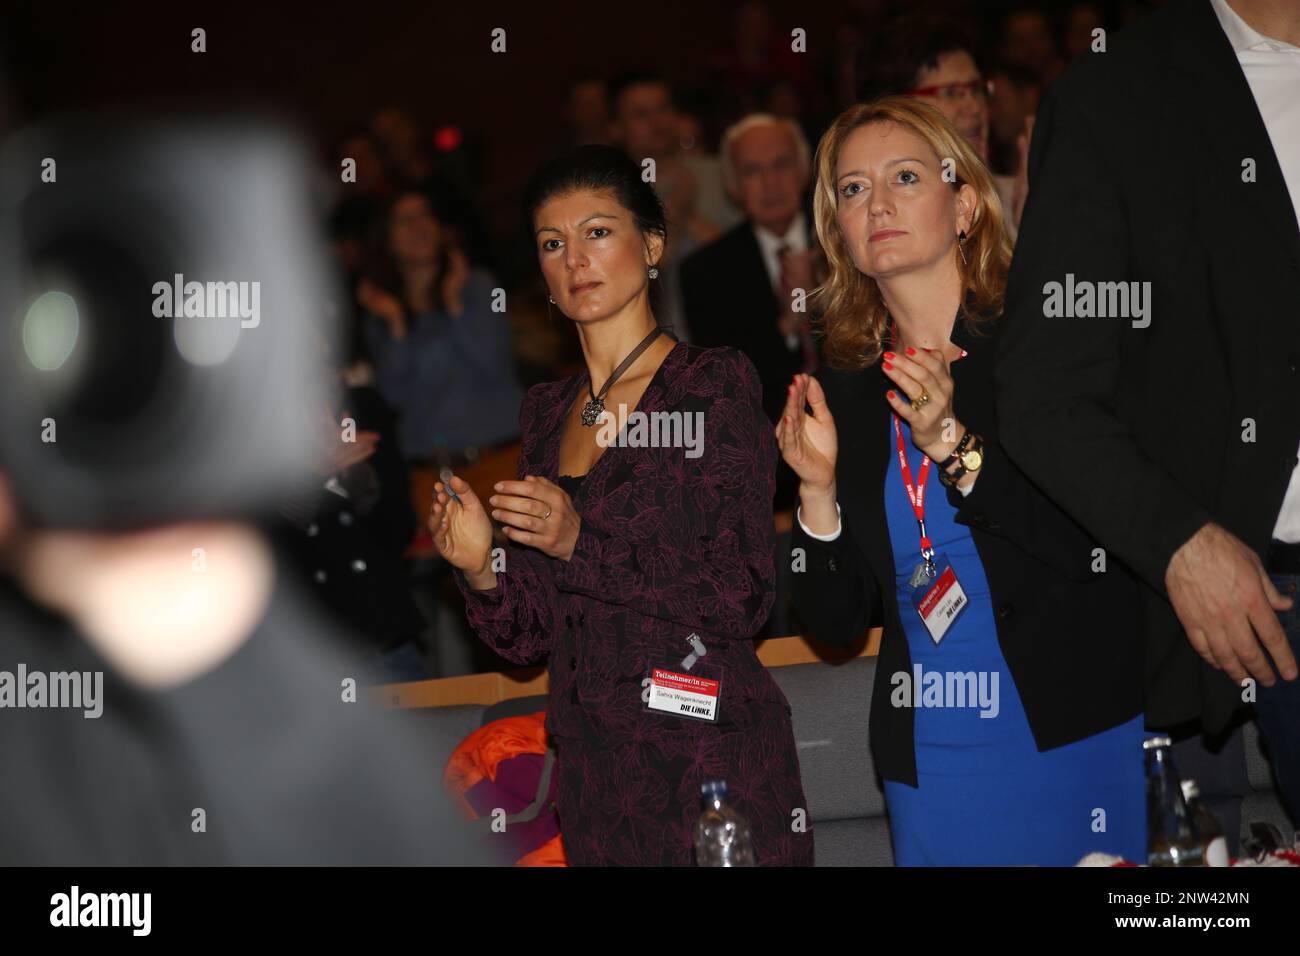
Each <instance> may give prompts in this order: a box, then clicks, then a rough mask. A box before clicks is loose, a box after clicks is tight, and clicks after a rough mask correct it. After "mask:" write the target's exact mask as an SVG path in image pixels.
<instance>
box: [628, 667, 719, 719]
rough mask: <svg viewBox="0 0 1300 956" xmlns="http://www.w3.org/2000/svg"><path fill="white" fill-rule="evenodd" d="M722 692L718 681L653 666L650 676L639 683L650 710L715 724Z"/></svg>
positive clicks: (642, 697) (643, 698) (642, 695)
mask: <svg viewBox="0 0 1300 956" xmlns="http://www.w3.org/2000/svg"><path fill="white" fill-rule="evenodd" d="M721 689H722V684H721V682H720V681H716V680H713V679H711V678H708V677H698V676H696V675H694V674H682V673H678V672H677V671H670V670H668V669H667V668H663V667H652V668H651V669H650V676H649V677H647V678H645V680H644V681H643V682H642V690H641V699H642V700H643V701H645V705H646V707H648V708H649V709H650V710H658V711H662V712H663V713H665V714H675V715H677V716H678V717H693V718H695V719H696V720H709V721H716V720H717V719H718V695H719V693H720V692H721Z"/></svg>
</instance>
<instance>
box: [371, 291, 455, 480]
mask: <svg viewBox="0 0 1300 956" xmlns="http://www.w3.org/2000/svg"><path fill="white" fill-rule="evenodd" d="M357 303H358V304H359V305H360V306H361V308H363V309H365V310H366V311H367V312H369V313H370V314H371V315H377V316H379V318H381V319H383V320H384V322H385V323H386V324H387V325H388V331H389V332H390V333H391V334H392V336H393V338H395V339H401V338H405V337H406V310H405V309H403V308H402V303H401V302H399V301H398V299H397V296H395V295H392V294H390V293H388V292H385V291H384V290H383V289H381V288H380V287H379V286H377V285H375V283H373V282H371V281H370V280H369V279H362V280H361V281H360V282H359V283H357ZM457 493H458V494H459V492H457Z"/></svg>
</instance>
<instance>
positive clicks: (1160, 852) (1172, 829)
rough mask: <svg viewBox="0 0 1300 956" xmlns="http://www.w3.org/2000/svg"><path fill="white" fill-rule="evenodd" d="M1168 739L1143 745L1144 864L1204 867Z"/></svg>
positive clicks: (1194, 827)
mask: <svg viewBox="0 0 1300 956" xmlns="http://www.w3.org/2000/svg"><path fill="white" fill-rule="evenodd" d="M1170 747H1171V741H1170V739H1169V738H1168V737H1152V738H1151V739H1150V740H1146V741H1143V743H1142V749H1143V750H1145V751H1146V759H1147V864H1148V865H1149V866H1205V850H1204V847H1202V845H1201V840H1200V836H1199V835H1198V834H1197V832H1196V824H1195V823H1194V822H1193V820H1192V814H1191V813H1190V812H1189V811H1188V809H1187V801H1186V800H1184V799H1183V790H1182V786H1181V781H1180V780H1179V779H1178V771H1177V770H1175V769H1174V761H1173V757H1172V756H1170V753H1169V750H1170Z"/></svg>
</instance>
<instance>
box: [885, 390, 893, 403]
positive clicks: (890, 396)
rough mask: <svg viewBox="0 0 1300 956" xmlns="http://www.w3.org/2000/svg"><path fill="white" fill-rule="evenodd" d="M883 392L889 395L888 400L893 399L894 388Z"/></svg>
mask: <svg viewBox="0 0 1300 956" xmlns="http://www.w3.org/2000/svg"><path fill="white" fill-rule="evenodd" d="M885 394H886V395H887V396H889V399H890V401H893V398H894V390H893V389H892V388H891V389H890V390H889V391H887V392H886V393H885Z"/></svg>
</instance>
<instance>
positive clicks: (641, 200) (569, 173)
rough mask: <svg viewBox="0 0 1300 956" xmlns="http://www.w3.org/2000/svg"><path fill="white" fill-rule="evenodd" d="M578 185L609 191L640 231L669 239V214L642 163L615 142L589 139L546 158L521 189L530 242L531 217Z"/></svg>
mask: <svg viewBox="0 0 1300 956" xmlns="http://www.w3.org/2000/svg"><path fill="white" fill-rule="evenodd" d="M579 189H591V190H595V191H598V192H599V191H609V192H612V193H613V194H614V198H615V199H616V200H617V201H618V204H619V205H620V206H622V207H623V208H624V209H626V210H627V211H628V212H630V213H631V214H632V219H633V221H634V222H636V224H637V227H638V228H639V229H640V230H641V232H642V233H651V234H653V235H657V236H659V237H660V238H662V239H663V240H664V242H665V243H667V241H668V216H667V214H666V213H665V212H664V204H663V202H662V201H660V199H659V194H658V193H656V192H655V189H654V187H653V186H651V185H650V184H649V183H648V182H646V181H645V180H644V179H642V178H641V167H640V166H638V165H637V164H636V163H635V162H634V161H633V160H632V159H631V157H629V156H628V155H627V153H625V152H623V151H622V150H621V149H618V148H617V147H614V146H606V145H603V144H595V143H590V144H587V145H585V146H575V147H573V148H572V149H570V150H568V151H567V152H564V153H561V154H560V155H559V156H556V157H555V158H553V159H549V160H547V161H546V162H545V163H543V164H542V165H541V166H540V167H538V169H537V171H536V172H535V173H533V175H532V178H531V179H529V181H528V187H527V188H526V189H525V190H524V224H525V229H526V231H527V234H528V238H529V242H530V244H531V243H532V241H533V217H535V216H536V215H537V210H539V209H541V208H542V206H543V205H545V204H546V202H547V201H548V200H550V199H553V198H554V197H556V196H563V195H566V194H568V193H571V192H576V191H577V190H579Z"/></svg>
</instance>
